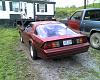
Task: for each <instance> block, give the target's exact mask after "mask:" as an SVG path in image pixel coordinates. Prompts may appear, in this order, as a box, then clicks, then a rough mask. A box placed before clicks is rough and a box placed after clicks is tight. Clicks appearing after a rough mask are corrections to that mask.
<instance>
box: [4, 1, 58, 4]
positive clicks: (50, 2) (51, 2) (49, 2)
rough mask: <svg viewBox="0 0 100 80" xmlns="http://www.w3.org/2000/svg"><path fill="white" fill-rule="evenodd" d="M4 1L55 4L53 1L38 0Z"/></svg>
mask: <svg viewBox="0 0 100 80" xmlns="http://www.w3.org/2000/svg"><path fill="white" fill-rule="evenodd" d="M5 1H13V2H21V1H22V2H30V3H48V4H55V3H56V2H54V1H42V0H41V1H39V0H5Z"/></svg>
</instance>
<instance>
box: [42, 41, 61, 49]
mask: <svg viewBox="0 0 100 80" xmlns="http://www.w3.org/2000/svg"><path fill="white" fill-rule="evenodd" d="M58 47H60V43H59V41H54V42H47V43H45V44H44V46H43V49H52V48H58Z"/></svg>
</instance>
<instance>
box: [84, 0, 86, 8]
mask: <svg viewBox="0 0 100 80" xmlns="http://www.w3.org/2000/svg"><path fill="white" fill-rule="evenodd" d="M84 9H86V0H84Z"/></svg>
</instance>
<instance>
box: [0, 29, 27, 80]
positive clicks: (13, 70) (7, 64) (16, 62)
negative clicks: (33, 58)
mask: <svg viewBox="0 0 100 80" xmlns="http://www.w3.org/2000/svg"><path fill="white" fill-rule="evenodd" d="M18 36H19V35H18V32H17V30H16V29H15V28H3V27H0V80H26V79H25V76H26V73H27V69H26V68H27V65H26V64H27V59H26V58H25V55H24V54H23V53H22V51H20V50H19V51H18V50H16V49H17V48H18V47H17V46H18V40H19V39H18Z"/></svg>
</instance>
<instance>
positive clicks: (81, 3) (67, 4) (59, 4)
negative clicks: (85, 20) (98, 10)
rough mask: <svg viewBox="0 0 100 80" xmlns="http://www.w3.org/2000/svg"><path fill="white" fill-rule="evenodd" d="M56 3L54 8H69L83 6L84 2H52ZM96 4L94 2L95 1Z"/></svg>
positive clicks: (65, 0)
mask: <svg viewBox="0 0 100 80" xmlns="http://www.w3.org/2000/svg"><path fill="white" fill-rule="evenodd" d="M54 1H55V2H56V7H70V6H72V5H75V6H76V7H79V6H83V5H84V0H54ZM93 1H94V0H88V3H89V4H91V3H93ZM95 2H96V1H95Z"/></svg>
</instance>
